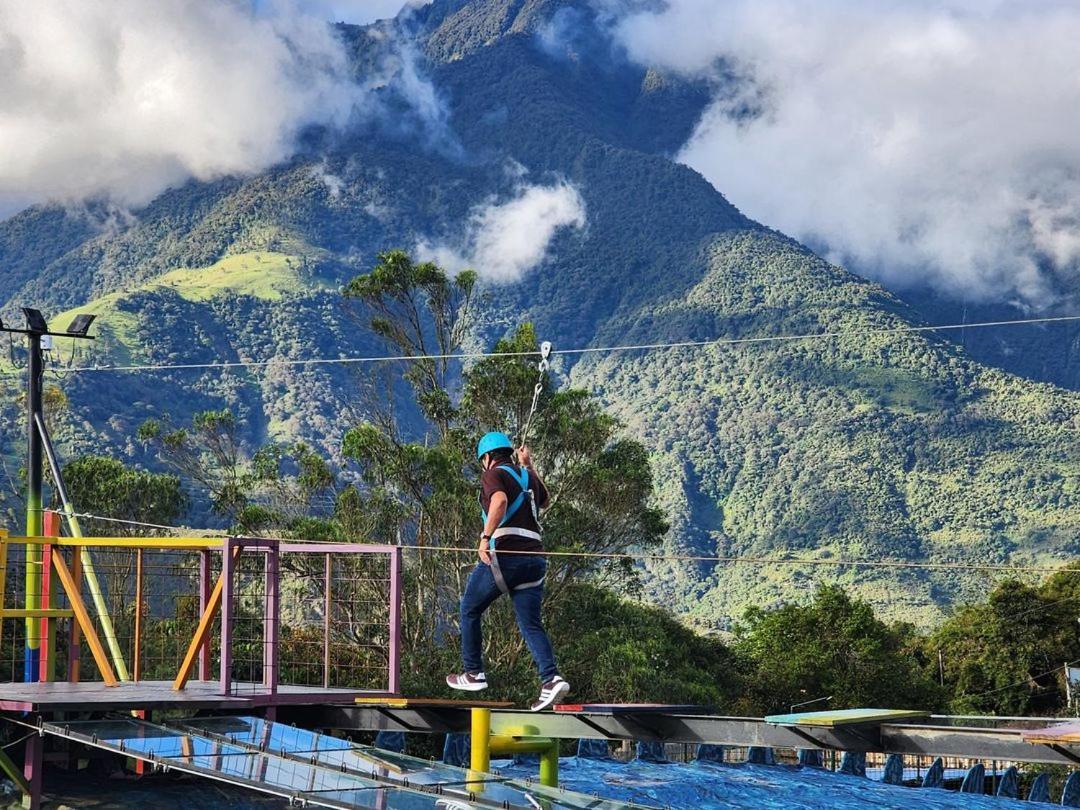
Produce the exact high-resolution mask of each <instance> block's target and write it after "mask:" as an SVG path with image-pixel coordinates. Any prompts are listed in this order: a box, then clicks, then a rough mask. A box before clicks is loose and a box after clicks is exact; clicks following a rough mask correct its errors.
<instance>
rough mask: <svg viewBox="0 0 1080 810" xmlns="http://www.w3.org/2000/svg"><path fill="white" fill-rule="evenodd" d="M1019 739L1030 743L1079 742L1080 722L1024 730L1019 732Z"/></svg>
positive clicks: (1055, 743) (1056, 743)
mask: <svg viewBox="0 0 1080 810" xmlns="http://www.w3.org/2000/svg"><path fill="white" fill-rule="evenodd" d="M1021 739H1023V741H1024V742H1026V743H1031V744H1032V745H1058V744H1066V745H1068V744H1069V743H1080V722H1075V723H1061V724H1059V725H1056V726H1047V727H1046V728H1037V729H1031V730H1029V731H1024V732H1023V733H1022V734H1021Z"/></svg>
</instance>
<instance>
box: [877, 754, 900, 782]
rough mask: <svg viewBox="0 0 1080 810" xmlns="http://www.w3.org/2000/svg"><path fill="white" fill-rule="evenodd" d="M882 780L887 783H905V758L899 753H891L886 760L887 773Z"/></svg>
mask: <svg viewBox="0 0 1080 810" xmlns="http://www.w3.org/2000/svg"><path fill="white" fill-rule="evenodd" d="M881 781H882V782H884V783H885V784H887V785H902V784H904V758H903V757H902V756H900V755H899V754H889V756H888V758H887V759H886V760H885V773H884V774H882V777H881Z"/></svg>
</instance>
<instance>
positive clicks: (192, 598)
mask: <svg viewBox="0 0 1080 810" xmlns="http://www.w3.org/2000/svg"><path fill="white" fill-rule="evenodd" d="M124 542H125V541H117V542H116V543H114V544H107V545H95V544H93V543H92V541H91V542H90V544H88V545H85V546H78V545H72V544H71V543H72V541H70V540H68V541H61V543H60V544H59V545H51V546H50V545H44V546H43V545H38V544H27V543H26V542H25V541H22V542H18V541H16V542H10V543H5V544H4V548H5V549H6V551H7V560H6V565H5V571H6V582H5V587H4V593H3V603H2V607H3V609H4V611H6V612H8V614H9V615H8V616H7V618H6V620H5V621H3V622H2V625H3V628H2V630H3V636H2V637H0V677H3V678H4V679H5V680H8V681H23V680H69V681H83V682H89V681H101V680H107V678H106V674H107V672H108V673H109V674H111V675H113V676H114V677H116V678H117V679H118V680H121V681H128V680H132V681H172V680H174V679H175V678H177V676H178V673H180V672H181V671H182V669H183V671H184V672H186V673H187V674H188V677H190V678H191V679H194V680H215V681H218V682H219V683H220V686H221V692H222V693H224V694H237V695H239V694H251V693H270V694H273V693H275V692H276V691H277V689H278V686H279V685H281V686H287V687H306V688H310V689H318V688H323V689H348V690H353V691H361V692H383V693H385V692H392V691H395V690H396V688H397V669H398V655H399V653H398V622H399V611H398V608H397V605H398V603H399V600H400V573H401V567H400V549H398V548H396V547H392V546H364V545H352V544H334V545H332V546H325V547H324V546H321V545H313V544H303V543H283V542H280V541H277V540H271V539H260V538H229V539H228V540H226V541H224V543H223V544H222V545H221V546H220V547H218V546H217V543H216V541H202V542H201V546H200V545H199V544H198V543H196V542H195V541H192V542H191V543H189V544H188V545H186V546H185V545H183V544H181V543H180V541H178V540H177V539H176V538H172V539H171V541H170V539H161V540H160V541H155V542H153V543H149V542H145V541H140V540H138V539H134V538H132V539H130V543H129V544H128V545H124ZM170 542H172V543H173V544H175V545H174V546H170ZM61 569H62V573H63V574H64V577H63V578H61V577H60V576H59V574H60V573H61ZM27 570H30V571H31V572H32V577H31V578H29V579H28V577H27V575H26V571H27ZM219 579H220V582H219ZM28 584H29V585H30V587H31V588H34V589H38V590H40V591H41V593H42V596H41V600H40V602H39V604H40V606H41V608H47V609H49V610H50V611H52V612H51V614H50V615H49V616H47V617H45V616H34V617H33V618H26V619H23V618H22V614H21V613H20V611H22V612H23V613H25V611H24V610H23V609H24V607H25V605H26V591H27V585H28ZM71 585H73V586H74V592H76V593H78V594H79V595H80V597H81V599H80V600H72V599H71V598H70V595H69V591H68V587H69V586H71ZM218 597H219V599H220V610H217V611H216V612H215V605H217V604H218V603H217V602H216V601H215V599H217V598H218ZM77 603H78V604H77ZM78 607H81V608H84V609H85V621H86V622H87V625H88V626H89V627H91V628H92V629H93V633H92V634H91V635H92V636H93V638H94V639H95V640H97V641H98V642H100V648H99V655H98V656H96V657H95V655H94V649H93V645H92V644H91V638H88V637H87V634H86V633H84V632H83V630H82V626H81V625H80V623H79V622H78V621H77V620H76V619H75V616H74V614H75V609H76V608H78ZM204 613H205V615H206V617H207V620H208V621H209V625H208V629H207V628H204V630H205V632H204V633H203V634H202V635H201V636H199V637H200V638H204V639H205V642H204V643H202V644H201V646H200V647H199V648H198V650H197V654H196V655H195V657H194V659H192V657H191V653H192V650H193V648H194V645H195V643H196V642H195V641H193V639H195V638H196V636H197V631H198V629H199V627H200V619H201V618H203V616H204ZM210 617H212V619H211V618H210ZM46 634H51V636H52V637H51V640H50V639H48V638H46ZM28 638H29V639H30V640H31V641H32V642H33V643H32V644H31V645H30V646H32V647H34V648H36V649H40V650H41V651H42V654H43V657H44V658H45V660H46V664H44V665H41V668H40V672H38V671H37V667H38V665H37V664H33V667H34V668H35V675H34V676H33V677H28V674H27V667H28V666H31V665H30V664H28V663H27V661H28V660H29V657H28V656H27V653H26V649H27V646H28V645H27V639H28ZM185 662H186V663H187V664H188V665H189V666H188V667H187V668H186V669H185V668H184V665H185Z"/></svg>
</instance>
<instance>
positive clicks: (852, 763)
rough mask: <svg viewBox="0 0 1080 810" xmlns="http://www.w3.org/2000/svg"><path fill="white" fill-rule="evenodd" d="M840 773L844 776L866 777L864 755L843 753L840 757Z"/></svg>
mask: <svg viewBox="0 0 1080 810" xmlns="http://www.w3.org/2000/svg"><path fill="white" fill-rule="evenodd" d="M840 773H842V774H844V775H845V776H866V754H861V753H857V752H854V751H845V752H844V755H843V756H842V757H840Z"/></svg>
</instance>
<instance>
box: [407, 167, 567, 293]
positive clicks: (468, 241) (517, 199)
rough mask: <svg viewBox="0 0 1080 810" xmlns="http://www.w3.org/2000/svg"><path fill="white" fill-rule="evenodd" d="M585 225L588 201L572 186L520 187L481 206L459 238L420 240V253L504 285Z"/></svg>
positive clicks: (453, 267)
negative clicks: (565, 232)
mask: <svg viewBox="0 0 1080 810" xmlns="http://www.w3.org/2000/svg"><path fill="white" fill-rule="evenodd" d="M585 221H586V219H585V202H584V200H582V198H581V194H580V193H579V192H578V190H577V189H576V188H575V187H574V186H573V185H571V184H570V183H567V182H565V181H562V182H557V183H554V184H552V185H522V186H520V187H519V188H518V189H517V192H516V194H515V196H514V197H512V198H511V199H510V200H508V201H506V202H495V201H493V202H490V203H488V204H486V205H483V206H479V207H477V208H476V209H475V210H474V211H473V213H472V215H471V216H470V217H469V221H468V222H467V223H466V225H465V228H464V232H463V233H462V234H460V235H459V236H458V237H457V238H456V239H453V240H444V241H440V242H434V243H432V242H427V241H422V242H420V244H419V245H417V248H416V251H417V254H418V255H419V256H420V257H421V258H422V259H425V260H430V261H434V262H436V263H438V264H439V265H441V266H443V267H445V268H447V269H448V270H451V271H453V272H459V271H461V270H464V269H466V268H471V269H473V270H475V271H476V272H477V273H478V274H479V275H480V277H481V278H484V279H487V280H489V281H493V282H495V283H498V284H505V283H510V282H514V281H518V280H520V279H521V278H522V277H523V276H524V275H525V274H526V273H528V272H529V271H530V270H532V269H533V268H535V267H537V266H538V265H540V264H541V263H542V262H543V261H544V259H545V258H546V257H547V253H548V248H549V246H550V244H551V241H552V240H553V239H554V238H555V236H556V234H557V233H558V232H559V231H560V230H562V229H564V228H569V227H573V228H578V229H580V228H584V227H585Z"/></svg>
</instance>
